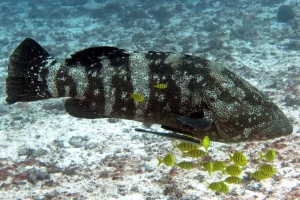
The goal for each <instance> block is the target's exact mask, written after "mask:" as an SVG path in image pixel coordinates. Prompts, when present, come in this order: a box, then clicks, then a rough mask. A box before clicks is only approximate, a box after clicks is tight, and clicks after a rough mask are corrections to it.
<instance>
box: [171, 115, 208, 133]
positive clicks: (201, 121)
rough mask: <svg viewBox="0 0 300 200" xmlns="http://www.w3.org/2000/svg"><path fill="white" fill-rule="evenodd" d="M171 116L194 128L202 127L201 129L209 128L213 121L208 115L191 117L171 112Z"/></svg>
mask: <svg viewBox="0 0 300 200" xmlns="http://www.w3.org/2000/svg"><path fill="white" fill-rule="evenodd" d="M171 117H173V118H174V119H176V120H177V121H179V122H180V123H182V124H184V125H187V126H191V127H192V128H196V129H201V130H205V129H208V128H209V127H210V126H211V125H212V123H213V120H212V119H210V118H208V117H202V118H190V117H186V116H180V115H175V114H171Z"/></svg>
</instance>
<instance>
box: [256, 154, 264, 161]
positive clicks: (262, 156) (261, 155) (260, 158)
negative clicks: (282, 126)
mask: <svg viewBox="0 0 300 200" xmlns="http://www.w3.org/2000/svg"><path fill="white" fill-rule="evenodd" d="M258 155H259V159H258V161H257V162H260V161H261V160H262V159H263V158H264V155H263V154H262V153H261V152H258Z"/></svg>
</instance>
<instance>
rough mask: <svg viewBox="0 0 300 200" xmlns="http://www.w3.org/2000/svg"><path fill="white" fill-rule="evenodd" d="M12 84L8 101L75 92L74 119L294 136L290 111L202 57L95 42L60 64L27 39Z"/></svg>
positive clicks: (12, 68) (217, 134)
mask: <svg viewBox="0 0 300 200" xmlns="http://www.w3.org/2000/svg"><path fill="white" fill-rule="evenodd" d="M6 84H7V88H6V93H7V98H6V101H7V102H8V103H9V104H13V103H15V102H21V101H35V100H41V99H47V98H58V97H70V98H69V99H67V100H66V102H65V107H66V111H67V112H68V113H69V114H70V115H72V116H75V117H79V118H89V119H93V118H104V117H106V118H108V117H113V118H123V119H131V120H136V121H141V122H150V123H156V124H161V125H162V127H163V128H165V129H167V130H171V131H173V132H174V134H175V135H176V134H177V133H184V134H185V135H189V136H192V137H193V138H199V139H202V138H203V137H204V136H205V135H208V136H209V137H210V139H211V140H213V141H220V142H236V141H253V140H265V139H271V138H275V137H280V136H284V135H288V134H291V133H292V126H291V124H290V122H289V121H288V119H287V118H286V116H285V115H284V114H283V112H282V111H281V110H280V109H279V108H278V107H277V106H276V105H275V104H274V103H272V102H271V101H270V100H269V99H268V98H266V97H265V96H264V95H263V94H262V93H261V92H260V91H258V90H257V89H256V88H255V87H253V86H251V85H250V84H249V83H248V82H246V81H245V80H243V79H242V78H240V77H239V76H237V75H236V74H234V73H233V72H231V71H229V70H228V69H227V68H224V67H221V66H219V65H217V64H212V63H210V62H209V61H208V60H206V59H204V58H201V57H196V56H189V55H182V54H175V53H170V52H154V51H149V52H146V53H141V52H126V51H125V50H122V49H118V48H115V47H92V48H88V49H85V50H82V51H79V52H77V53H75V54H73V55H71V57H70V58H68V59H66V61H65V65H61V64H58V63H57V62H56V61H55V60H54V59H53V58H52V57H51V56H50V54H49V53H48V52H47V51H46V50H44V49H43V48H42V47H41V46H40V45H39V44H38V43H36V42H35V41H34V40H32V39H30V38H27V39H25V40H24V41H23V42H22V43H21V44H20V45H19V46H18V47H17V48H16V49H15V50H14V52H13V54H12V55H11V57H10V60H9V66H8V77H7V79H6ZM157 84H164V86H165V88H164V89H161V88H157V87H155V86H156V85H157ZM133 97H134V98H133ZM137 97H138V98H139V101H136V99H135V98H137ZM138 130H140V129H138ZM148 132H150V133H151V131H148ZM157 133H158V132H157ZM158 135H160V134H158ZM178 135H179V134H178ZM172 137H173V136H171V138H172Z"/></svg>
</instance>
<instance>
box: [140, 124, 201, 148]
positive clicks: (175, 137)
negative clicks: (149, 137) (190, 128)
mask: <svg viewBox="0 0 300 200" xmlns="http://www.w3.org/2000/svg"><path fill="white" fill-rule="evenodd" d="M134 130H135V131H137V132H142V133H151V134H154V135H158V136H162V137H166V138H170V139H173V140H180V141H183V142H186V143H191V144H197V145H199V144H200V140H199V139H197V138H194V137H191V136H188V135H184V134H179V133H168V132H157V131H149V130H146V129H142V128H135V129H134Z"/></svg>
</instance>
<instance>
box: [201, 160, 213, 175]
mask: <svg viewBox="0 0 300 200" xmlns="http://www.w3.org/2000/svg"><path fill="white" fill-rule="evenodd" d="M202 166H203V168H204V169H205V170H206V171H207V172H208V174H209V175H210V176H211V173H212V172H213V169H214V165H213V163H212V162H205V163H202Z"/></svg>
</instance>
